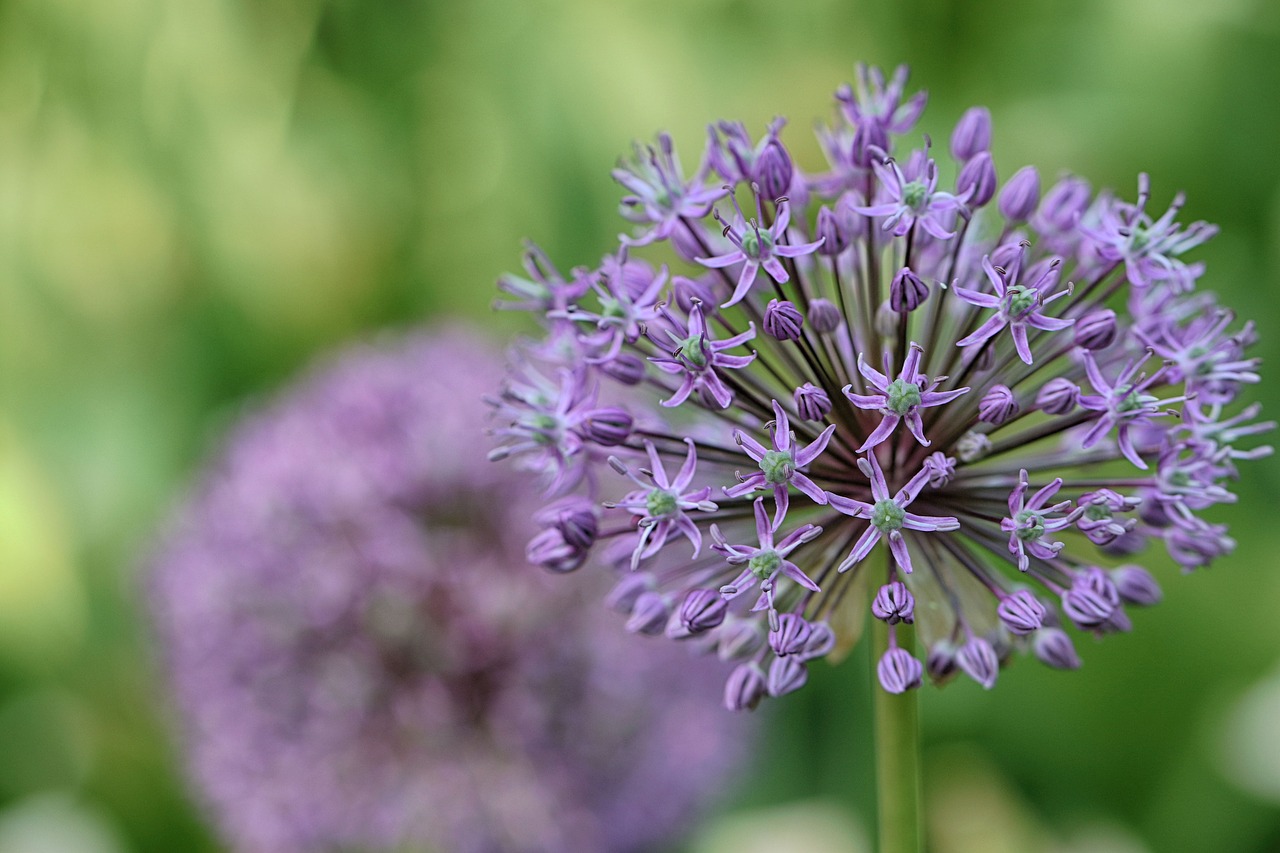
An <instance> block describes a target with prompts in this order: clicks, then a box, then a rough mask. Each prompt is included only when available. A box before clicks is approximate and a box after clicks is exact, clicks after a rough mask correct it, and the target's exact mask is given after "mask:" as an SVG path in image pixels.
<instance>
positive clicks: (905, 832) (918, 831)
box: [871, 619, 924, 853]
mask: <svg viewBox="0 0 1280 853" xmlns="http://www.w3.org/2000/svg"><path fill="white" fill-rule="evenodd" d="M871 622H872V626H871V630H872V638H873V642H872V653H873V658H872V661H871V664H872V666H871V670H872V673H874V672H875V665H876V664H877V663H878V662H879V661H880V656H881V655H883V654H884V652H885V650H886V649H887V648H889V626H888V625H887V624H885V623H884V622H882V621H880V620H879V619H873V620H871ZM897 641H898V645H899V646H900V647H902V648H904V649H906V650H907V651H912V650H913V647H914V645H915V631H914V630H913V629H912V628H911V627H910V626H907V625H902V624H899V625H898V626H897ZM871 692H872V694H873V695H874V697H875V699H874V700H873V701H874V703H875V718H876V729H875V733H876V791H877V800H878V815H879V830H880V848H879V849H880V853H922V851H923V850H924V828H923V826H922V825H921V816H922V815H921V810H920V720H919V709H918V701H919V700H918V698H917V697H918V696H919V693H920V691H919V690H908V691H907V692H905V693H902V694H899V695H897V696H895V695H893V694H892V693H889V692H887V691H885V690H884V689H883V688H882V687H881V686H880V684H879V683H878V682H877V681H876V678H875V676H874V674H873V675H872V684H871Z"/></svg>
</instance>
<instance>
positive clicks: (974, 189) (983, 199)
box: [956, 151, 996, 208]
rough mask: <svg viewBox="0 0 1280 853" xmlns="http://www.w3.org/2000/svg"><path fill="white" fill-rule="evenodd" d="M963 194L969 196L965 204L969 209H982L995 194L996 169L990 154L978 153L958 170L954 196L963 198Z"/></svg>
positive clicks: (985, 152)
mask: <svg viewBox="0 0 1280 853" xmlns="http://www.w3.org/2000/svg"><path fill="white" fill-rule="evenodd" d="M965 193H968V194H969V196H968V199H967V200H966V202H965V203H966V204H967V205H968V206H969V207H971V208H979V207H983V206H984V205H986V203H987V202H989V201H991V197H992V196H994V195H995V194H996V167H995V164H994V163H992V162H991V154H990V152H987V151H982V152H980V153H979V154H977V155H975V156H974V158H973V159H972V160H970V161H969V162H967V163H965V164H964V166H963V167H962V168H961V169H960V174H959V175H958V176H957V177H956V195H958V196H961V197H964V195H965Z"/></svg>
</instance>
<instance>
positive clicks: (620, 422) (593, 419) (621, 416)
mask: <svg viewBox="0 0 1280 853" xmlns="http://www.w3.org/2000/svg"><path fill="white" fill-rule="evenodd" d="M634 424H635V421H634V419H633V418H632V417H631V414H630V413H629V412H628V411H627V410H626V409H623V408H621V407H619V406H606V407H605V408H603V409H593V410H592V411H590V412H588V413H587V415H586V417H585V418H584V419H583V422H582V432H583V434H584V435H586V437H587V438H589V439H590V440H592V441H594V442H595V443H596V444H599V445H603V446H604V447H615V446H617V445H619V444H622V443H623V442H624V441H626V440H627V439H628V438H629V437H630V436H631V428H632V427H633V426H634Z"/></svg>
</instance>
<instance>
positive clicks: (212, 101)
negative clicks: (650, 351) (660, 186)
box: [0, 0, 1280, 853]
mask: <svg viewBox="0 0 1280 853" xmlns="http://www.w3.org/2000/svg"><path fill="white" fill-rule="evenodd" d="M859 59H861V60H865V61H868V62H873V63H879V64H884V65H889V66H892V65H894V64H896V63H898V62H909V63H910V64H911V65H912V66H913V78H912V79H913V83H914V84H916V85H918V86H920V87H923V88H927V89H928V90H929V92H930V96H931V97H930V108H929V110H928V111H927V112H926V114H925V118H924V120H923V122H922V124H921V129H922V130H925V131H930V132H932V133H933V135H934V137H935V139H939V140H945V138H946V136H947V134H948V133H949V129H950V125H951V123H953V122H954V121H955V120H956V118H958V117H959V115H960V113H961V112H962V111H963V109H964V108H965V107H966V106H968V105H970V104H973V103H982V104H986V105H988V106H989V107H990V108H991V109H992V112H993V114H994V116H995V142H994V146H993V148H994V153H995V156H996V163H997V166H998V168H999V170H1000V172H1001V175H1002V176H1008V175H1009V174H1011V173H1012V172H1013V170H1014V169H1015V168H1016V167H1017V166H1019V165H1021V164H1023V163H1033V164H1035V165H1037V166H1038V167H1040V169H1041V170H1042V173H1043V174H1046V175H1048V176H1053V175H1055V174H1057V173H1058V172H1060V171H1063V170H1071V171H1074V172H1078V173H1080V174H1082V175H1084V176H1086V177H1088V178H1090V179H1091V180H1092V181H1093V182H1094V183H1095V185H1102V186H1112V187H1117V188H1119V189H1120V190H1121V191H1123V192H1125V193H1128V194H1129V195H1132V192H1133V188H1134V186H1135V179H1136V174H1137V172H1138V171H1140V170H1147V171H1149V172H1150V173H1151V174H1152V176H1153V186H1154V188H1155V193H1156V197H1155V206H1156V207H1158V208H1159V209H1163V204H1164V203H1165V202H1167V201H1168V199H1169V198H1170V197H1171V196H1172V194H1173V192H1174V191H1175V190H1177V189H1179V188H1183V189H1186V190H1187V191H1188V193H1189V198H1190V201H1189V204H1188V207H1187V218H1188V219H1198V218H1204V219H1208V220H1210V221H1214V222H1217V223H1219V224H1220V225H1221V226H1222V233H1221V235H1220V236H1219V237H1218V238H1217V239H1215V240H1214V241H1212V242H1211V243H1210V244H1209V245H1208V246H1207V247H1205V248H1204V249H1202V250H1200V251H1199V257H1201V258H1203V259H1204V260H1206V261H1207V262H1208V264H1209V273H1208V275H1207V276H1206V277H1205V279H1204V286H1206V287H1210V288H1214V289H1217V290H1219V291H1220V292H1222V293H1223V294H1224V300H1223V301H1224V302H1226V303H1227V304H1230V305H1234V306H1236V307H1237V308H1238V309H1239V311H1240V313H1241V314H1242V315H1243V316H1245V317H1251V318H1254V319H1256V320H1257V322H1258V324H1259V326H1260V329H1261V333H1262V343H1261V344H1260V346H1259V350H1260V351H1261V352H1260V354H1261V355H1263V356H1264V357H1266V358H1268V359H1269V361H1270V364H1268V365H1267V367H1268V368H1275V367H1276V359H1275V355H1276V348H1277V340H1280V312H1278V311H1277V310H1276V306H1277V305H1280V296H1278V294H1277V288H1280V158H1278V157H1277V156H1276V154H1275V151H1276V146H1277V141H1278V140H1280V97H1277V95H1278V94H1280V4H1277V3H1275V2H1274V0H1219V2H1216V3H1212V4H1209V3H1202V2H1195V0H1071V2H1051V0H997V2H982V3H979V2H976V0H951V2H946V1H945V0H888V2H838V0H789V2H785V3H782V2H776V0H706V2H693V0H626V2H603V0H92V2H85V0H3V2H0V853H36V852H37V851H50V853H53V851H57V853H63V851H66V853H82V851H83V852H84V853H99V851H102V853H116V851H138V852H139V853H144V851H147V852H149V851H155V853H160V851H166V853H167V851H175V850H182V851H212V850H218V849H220V846H219V844H218V842H217V841H216V840H215V838H214V836H213V835H212V834H211V832H210V830H209V829H208V828H207V827H205V826H204V825H203V822H202V820H201V817H200V815H199V813H198V810H197V809H196V808H195V807H194V806H193V805H192V804H191V801H190V799H189V797H188V796H187V794H186V793H185V792H184V790H183V785H182V776H181V769H180V761H179V759H178V756H177V749H176V747H175V746H174V745H173V744H172V742H171V739H170V738H169V736H168V732H169V729H168V725H167V724H168V718H167V715H168V713H169V711H168V709H167V707H166V705H165V703H164V700H163V696H162V693H161V691H160V689H159V687H158V685H157V680H156V677H155V671H154V666H153V663H154V651H153V649H152V648H151V647H150V645H149V641H150V638H149V634H148V630H147V625H146V620H145V614H144V613H143V611H142V608H141V606H140V595H139V571H140V565H141V563H142V559H143V557H144V555H145V553H146V549H147V542H148V537H149V535H150V534H151V533H152V531H154V529H155V527H156V525H157V524H158V523H159V522H160V521H161V520H162V519H163V517H164V516H165V514H166V512H167V510H168V509H169V508H170V507H171V505H172V502H173V501H174V499H175V496H176V495H177V494H179V492H180V490H181V488H182V487H183V485H184V484H185V483H186V482H187V481H188V480H189V478H190V476H191V475H192V474H193V472H194V471H195V470H196V467H197V466H198V465H199V463H200V461H201V459H202V458H203V457H204V455H205V454H206V453H207V452H208V450H209V449H210V448H211V447H212V446H213V444H214V442H215V441H216V439H217V437H218V435H219V434H220V432H221V431H222V430H223V429H224V427H225V426H226V424H227V423H228V422H229V421H230V420H231V419H232V418H234V417H235V415H236V414H237V412H238V411H240V410H241V408H242V406H243V405H244V404H245V402H246V401H248V400H251V399H253V398H254V397H255V396H260V395H263V394H267V393H269V392H270V391H271V390H272V389H274V388H276V387H279V386H280V384H281V383H283V382H284V381H286V380H287V378H288V377H289V376H290V375H291V374H293V373H295V372H296V371H297V370H298V369H300V368H301V367H302V366H303V365H305V364H306V363H307V362H308V361H309V360H310V359H312V358H313V357H314V356H315V354H317V353H318V352H320V351H322V350H324V349H325V348H327V347H330V346H332V345H335V344H337V343H339V342H342V341H346V340H349V339H351V338H355V337H359V336H361V335H366V334H369V333H371V332H372V330H375V329H379V328H384V327H386V326H391V325H408V324H416V323H419V322H423V321H429V320H430V318H432V317H437V316H440V315H443V314H452V315H465V316H467V317H470V318H472V319H473V320H474V321H475V322H476V323H478V324H481V325H483V326H485V327H487V328H489V329H490V330H491V331H492V332H493V333H494V335H495V336H501V335H505V334H508V333H510V332H512V331H514V330H515V328H516V326H514V325H512V324H513V323H516V322H518V321H517V320H515V319H513V318H510V317H507V316H505V315H504V316H496V315H494V314H493V313H491V312H490V310H489V307H488V306H489V303H490V301H491V299H492V296H493V281H494V279H495V278H496V277H497V275H498V274H499V273H500V272H502V271H503V270H506V269H510V268H514V267H515V266H516V265H517V264H518V260H519V251H520V242H519V241H520V240H521V238H523V237H525V236H528V237H532V238H534V239H536V240H537V241H538V242H540V243H541V244H542V245H543V246H544V247H545V248H546V249H547V250H548V252H549V253H550V254H551V255H552V257H553V258H554V259H555V260H556V261H557V263H559V264H560V265H561V266H562V267H569V266H572V265H574V264H578V263H586V264H594V263H596V262H598V260H599V258H600V256H601V255H602V254H603V252H604V251H605V250H606V249H607V248H608V247H609V246H610V245H611V242H612V240H613V239H614V236H615V235H616V233H617V232H618V230H619V228H620V226H621V224H622V223H621V222H620V220H619V219H618V218H617V217H616V215H615V207H616V202H617V198H618V196H619V190H618V188H617V187H616V186H615V185H613V184H612V183H611V181H610V179H609V175H608V172H609V168H610V167H611V166H612V164H613V163H614V161H615V159H616V158H617V156H618V155H619V154H621V153H623V152H624V151H626V150H627V148H628V146H629V145H630V142H631V140H632V139H634V138H647V137H649V136H650V135H651V134H652V133H653V132H654V131H655V130H657V129H659V128H664V129H668V130H670V131H671V132H672V133H673V134H674V136H675V138H676V140H677V143H678V144H680V145H681V146H682V147H683V149H684V150H685V152H686V159H687V160H693V159H695V158H696V155H697V153H698V152H700V150H701V146H702V142H703V138H704V137H703V133H704V131H703V127H704V125H705V124H706V123H707V122H708V121H711V120H714V119H717V118H737V119H742V120H744V121H745V122H747V125H748V127H750V128H751V129H753V131H756V132H759V131H760V130H761V129H763V126H764V124H765V123H766V122H767V121H768V120H769V119H770V118H771V117H773V116H774V115H775V114H784V115H787V116H789V117H790V118H791V120H792V124H791V126H790V128H789V130H788V131H787V135H786V138H787V140H788V142H789V143H790V144H791V145H792V146H793V147H794V148H795V150H797V151H798V152H799V153H800V154H799V156H800V158H801V160H802V165H807V166H809V167H810V168H816V167H817V166H818V165H819V162H820V160H819V156H818V152H817V148H816V145H815V144H814V143H813V142H812V140H811V135H810V133H809V128H810V127H811V125H812V123H813V122H814V121H815V120H817V119H821V118H825V117H827V116H828V115H829V113H830V109H831V106H830V103H831V100H830V99H831V93H832V91H833V90H834V89H835V88H836V86H837V85H838V84H840V83H841V82H844V81H847V80H849V79H851V76H852V69H853V63H854V62H855V61H856V60H859ZM1268 372H1270V373H1274V372H1275V371H1274V369H1271V370H1269V371H1268ZM482 390H483V389H477V393H480V392H481V391H482ZM1257 393H1258V396H1259V397H1260V398H1261V399H1263V401H1264V402H1265V403H1266V404H1267V405H1268V406H1269V407H1270V410H1271V413H1272V414H1273V415H1274V414H1275V413H1276V412H1277V411H1280V400H1277V399H1276V398H1277V396H1278V395H1280V376H1268V377H1267V384H1265V385H1264V386H1263V387H1262V388H1261V389H1260V390H1259V391H1258V392H1257ZM1239 493H1240V502H1239V504H1238V505H1237V506H1235V507H1230V508H1228V509H1227V510H1226V511H1224V512H1222V513H1221V515H1220V518H1221V519H1222V520H1228V521H1230V522H1231V523H1232V524H1233V526H1234V532H1235V533H1236V535H1237V538H1238V539H1239V542H1240V546H1239V549H1238V551H1237V553H1236V555H1235V556H1234V557H1232V558H1230V559H1226V560H1223V561H1221V563H1220V564H1218V565H1217V566H1215V567H1214V568H1213V569H1212V570H1210V571H1207V572H1202V573H1200V574H1197V575H1193V576H1188V577H1180V576H1177V574H1176V572H1175V571H1174V570H1173V568H1172V567H1171V566H1169V565H1167V564H1166V565H1161V566H1159V567H1158V568H1159V569H1160V570H1161V572H1160V577H1161V580H1162V581H1163V583H1164V586H1165V591H1166V596H1167V597H1166V601H1165V603H1164V604H1163V605H1162V606H1161V607H1159V608H1156V609H1154V610H1151V611H1144V612H1142V613H1139V614H1137V615H1136V617H1135V619H1134V621H1135V623H1136V630H1135V631H1134V632H1133V634H1131V635H1127V636H1117V637H1112V638H1110V639H1108V641H1107V642H1106V643H1103V644H1100V645H1097V646H1092V645H1091V644H1090V645H1089V647H1088V648H1082V652H1083V654H1084V656H1085V667H1084V669H1083V670H1081V671H1080V672H1079V673H1077V674H1074V675H1062V674H1056V673H1053V672H1050V671H1048V670H1045V669H1044V668H1041V667H1037V666H1035V665H1033V664H1023V665H1019V666H1015V667H1013V668H1012V669H1011V670H1010V671H1008V672H1007V673H1005V674H1004V675H1003V677H1002V678H1001V683H1000V684H999V686H998V687H997V689H995V690H994V691H992V692H991V693H984V692H983V691H981V690H980V689H978V688H977V687H976V686H975V685H973V684H969V683H957V684H953V685H951V686H949V687H948V688H947V689H945V690H943V691H938V690H935V689H932V688H930V689H927V690H925V695H924V700H923V701H924V709H923V715H924V725H925V732H926V739H927V745H926V762H927V764H928V770H929V776H928V788H927V798H928V812H929V820H930V825H931V831H932V839H933V845H934V849H935V850H937V851H940V853H952V851H954V852H955V853H959V851H983V853H999V851H1006V850H1007V851H1018V852H1019V853H1020V851H1035V850H1046V851H1048V850H1052V851H1075V853H1083V851H1115V853H1129V851H1133V853H1139V851H1161V852H1162V851H1188V853H1190V851H1257V853H1274V851H1276V850H1280V813H1278V812H1277V804H1278V803H1280V618H1277V615H1276V614H1277V609H1278V608H1280V571H1277V563H1278V560H1277V554H1280V550H1278V549H1280V525H1277V524H1276V521H1275V519H1276V513H1277V510H1276V507H1277V505H1278V504H1277V501H1278V500H1280V468H1278V466H1277V463H1276V462H1275V461H1274V460H1267V461H1265V462H1263V463H1261V464H1255V465H1250V466H1248V471H1247V476H1246V479H1245V480H1244V481H1243V482H1242V483H1241V484H1240V487H1239ZM823 670H824V671H822V672H821V673H819V675H818V677H817V684H816V685H815V686H814V687H811V688H810V689H806V690H804V691H802V692H800V693H799V694H796V695H795V696H793V697H789V698H788V699H787V700H786V701H783V702H776V703H770V704H772V705H774V706H776V707H775V708H774V709H773V710H774V711H775V712H776V713H774V714H773V716H772V717H771V718H770V719H769V720H768V721H767V731H766V734H767V736H766V739H765V740H764V742H763V743H762V744H761V746H760V748H759V752H758V756H759V757H758V760H757V762H756V763H755V766H754V767H753V768H752V770H751V771H750V772H749V773H747V774H744V776H743V779H742V782H741V785H740V788H739V789H738V790H737V791H733V792H728V793H727V799H726V803H725V806H724V809H723V811H722V813H721V814H719V815H716V816H713V817H712V818H711V820H710V821H709V822H708V824H707V826H705V827H704V828H703V829H702V830H700V832H699V833H698V834H697V835H696V836H695V838H694V839H693V840H692V841H691V842H690V848H689V849H691V850H697V851H712V850H715V851H720V850H739V851H742V850H746V851H749V850H754V849H772V850H779V849H782V850H791V849H796V850H801V849H805V850H815V851H825V850H833V851H846V850H848V851H852V850H858V849H860V847H859V845H860V844H861V843H862V842H860V841H859V839H860V838H861V837H863V836H865V834H866V827H867V826H868V824H869V822H870V820H871V814H872V813H871V811H870V806H871V801H872V799H871V798H872V790H871V763H870V761H871V758H870V743H871V742H870V728H869V718H870V706H869V699H868V694H867V691H866V688H865V683H866V682H867V680H868V668H867V664H866V662H865V660H864V659H863V656H861V655H855V656H854V657H853V658H852V659H851V660H850V661H848V662H846V663H845V664H844V665H842V666H841V667H839V668H834V669H828V668H823Z"/></svg>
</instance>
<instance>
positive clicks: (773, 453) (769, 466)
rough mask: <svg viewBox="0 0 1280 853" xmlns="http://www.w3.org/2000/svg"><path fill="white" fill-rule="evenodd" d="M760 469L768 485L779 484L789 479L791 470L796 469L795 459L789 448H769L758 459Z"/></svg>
mask: <svg viewBox="0 0 1280 853" xmlns="http://www.w3.org/2000/svg"><path fill="white" fill-rule="evenodd" d="M760 470H761V471H763V472H764V478H765V480H767V481H768V482H769V483H770V485H774V486H777V485H780V484H782V483H785V482H787V480H790V479H791V472H793V471H795V470H796V461H795V459H794V457H792V455H791V451H790V450H770V451H768V452H767V453H765V455H764V458H762V459H761V460H760Z"/></svg>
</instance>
